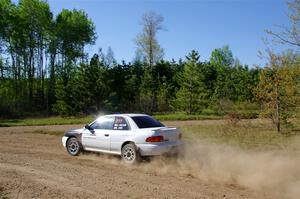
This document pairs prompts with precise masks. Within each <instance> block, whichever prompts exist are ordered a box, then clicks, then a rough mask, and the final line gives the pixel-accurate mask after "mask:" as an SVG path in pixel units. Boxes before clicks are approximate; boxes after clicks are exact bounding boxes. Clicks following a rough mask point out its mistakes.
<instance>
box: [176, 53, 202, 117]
mask: <svg viewBox="0 0 300 199" xmlns="http://www.w3.org/2000/svg"><path fill="white" fill-rule="evenodd" d="M199 58H200V56H199V54H198V52H197V51H195V50H193V51H192V52H191V53H190V54H189V55H188V56H187V57H186V59H187V60H186V62H185V64H184V68H183V72H182V74H181V75H179V85H180V90H179V91H178V92H177V104H178V105H179V107H180V108H181V109H183V110H185V111H186V112H188V113H189V114H192V113H195V112H199V111H201V110H202V109H203V108H204V105H205V99H206V91H205V85H204V82H203V79H204V77H203V74H201V70H200V67H201V63H200V62H199Z"/></svg>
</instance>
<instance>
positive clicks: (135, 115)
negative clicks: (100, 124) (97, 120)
mask: <svg viewBox="0 0 300 199" xmlns="http://www.w3.org/2000/svg"><path fill="white" fill-rule="evenodd" d="M103 116H128V117H137V116H149V115H147V114H142V113H122V114H121V113H118V114H109V115H102V116H100V117H103Z"/></svg>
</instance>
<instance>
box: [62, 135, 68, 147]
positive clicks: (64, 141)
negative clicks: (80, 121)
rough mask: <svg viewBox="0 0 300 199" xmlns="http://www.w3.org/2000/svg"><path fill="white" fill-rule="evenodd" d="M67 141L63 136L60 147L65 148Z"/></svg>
mask: <svg viewBox="0 0 300 199" xmlns="http://www.w3.org/2000/svg"><path fill="white" fill-rule="evenodd" d="M67 140H68V137H66V136H63V137H62V139H61V141H62V145H63V146H64V147H66V144H67Z"/></svg>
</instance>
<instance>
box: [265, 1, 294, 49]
mask: <svg viewBox="0 0 300 199" xmlns="http://www.w3.org/2000/svg"><path fill="white" fill-rule="evenodd" d="M288 8H289V14H288V16H289V19H290V23H291V25H290V26H286V25H279V26H277V27H278V30H277V31H272V30H266V32H267V33H268V34H269V35H271V36H272V37H273V39H274V41H275V42H277V43H281V44H288V45H291V46H296V47H298V48H299V47H300V0H290V1H288Z"/></svg>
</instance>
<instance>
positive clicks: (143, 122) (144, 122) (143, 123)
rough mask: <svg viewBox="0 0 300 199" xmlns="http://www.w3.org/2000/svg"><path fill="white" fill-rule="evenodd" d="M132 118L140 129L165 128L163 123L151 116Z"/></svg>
mask: <svg viewBox="0 0 300 199" xmlns="http://www.w3.org/2000/svg"><path fill="white" fill-rule="evenodd" d="M131 118H132V119H133V121H134V122H135V123H136V125H137V126H138V127H139V128H140V129H144V128H153V127H163V126H164V125H163V124H162V123H160V122H159V121H157V120H155V119H153V118H152V117H150V116H133V117H131Z"/></svg>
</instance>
